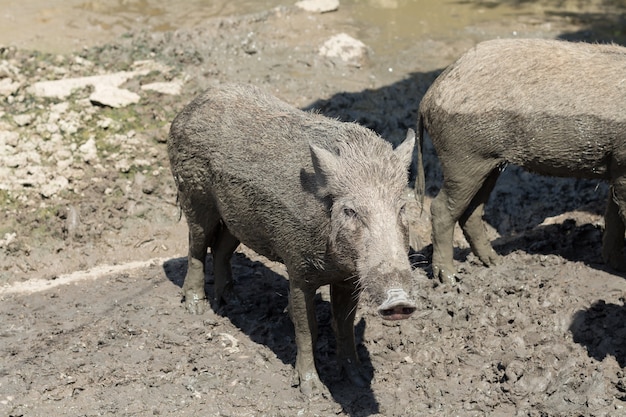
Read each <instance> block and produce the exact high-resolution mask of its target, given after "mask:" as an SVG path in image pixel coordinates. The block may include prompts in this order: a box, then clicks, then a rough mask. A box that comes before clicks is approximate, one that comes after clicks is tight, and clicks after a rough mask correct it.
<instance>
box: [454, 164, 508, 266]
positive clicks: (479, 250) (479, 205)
mask: <svg viewBox="0 0 626 417" xmlns="http://www.w3.org/2000/svg"><path fill="white" fill-rule="evenodd" d="M499 176H500V170H499V169H494V170H493V171H491V174H489V176H488V177H487V179H486V180H485V182H484V183H483V185H482V187H480V190H478V193H476V195H475V196H474V199H473V200H472V202H471V203H470V205H469V207H468V208H467V210H465V213H463V215H462V216H461V218H460V219H459V224H460V225H461V228H462V229H463V234H464V235H465V239H467V242H468V243H469V244H470V247H471V248H472V252H474V254H475V255H476V256H478V258H479V259H480V260H481V261H482V263H483V264H485V266H491V265H495V264H496V263H497V262H498V258H499V256H498V254H497V253H496V252H495V251H494V250H493V247H492V246H491V242H490V241H489V238H488V237H487V232H486V230H485V224H484V222H483V213H484V211H485V203H487V200H489V194H491V191H493V187H494V186H495V185H496V181H497V180H498V177H499Z"/></svg>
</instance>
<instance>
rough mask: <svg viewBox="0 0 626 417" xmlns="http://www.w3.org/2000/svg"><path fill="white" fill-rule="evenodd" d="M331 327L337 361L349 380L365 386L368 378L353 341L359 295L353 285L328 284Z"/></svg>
mask: <svg viewBox="0 0 626 417" xmlns="http://www.w3.org/2000/svg"><path fill="white" fill-rule="evenodd" d="M330 298H331V307H332V313H333V329H334V330H335V337H336V338H337V362H338V365H339V366H340V367H341V369H342V371H343V372H344V373H345V375H347V376H348V379H349V380H350V382H352V383H353V384H354V385H356V386H359V387H366V386H367V385H368V380H367V378H366V377H365V374H364V372H363V370H362V368H361V365H360V363H359V358H358V356H357V354H356V344H355V342H354V316H355V315H356V306H357V303H358V301H359V296H358V294H357V293H356V289H355V288H354V286H346V285H334V284H331V286H330Z"/></svg>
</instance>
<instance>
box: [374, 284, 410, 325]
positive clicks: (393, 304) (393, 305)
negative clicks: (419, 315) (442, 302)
mask: <svg viewBox="0 0 626 417" xmlns="http://www.w3.org/2000/svg"><path fill="white" fill-rule="evenodd" d="M416 309H417V307H416V306H415V303H414V302H413V301H412V300H410V299H409V296H408V294H407V293H406V291H404V290H403V289H402V288H392V289H390V290H387V299H386V300H385V301H384V302H383V303H382V304H381V305H379V306H378V313H379V314H380V315H381V316H382V318H383V319H385V320H404V319H408V318H409V317H410V316H411V314H413V313H414V312H415V310H416Z"/></svg>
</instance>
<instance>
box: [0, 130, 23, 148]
mask: <svg viewBox="0 0 626 417" xmlns="http://www.w3.org/2000/svg"><path fill="white" fill-rule="evenodd" d="M19 140H20V134H19V133H17V132H13V131H10V130H0V144H5V145H7V146H12V147H14V148H15V147H16V146H17V144H18V143H19Z"/></svg>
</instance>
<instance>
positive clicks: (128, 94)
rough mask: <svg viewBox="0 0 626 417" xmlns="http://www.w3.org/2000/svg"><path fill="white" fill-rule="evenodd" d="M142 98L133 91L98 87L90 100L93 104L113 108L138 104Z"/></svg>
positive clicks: (104, 86) (106, 86) (105, 86)
mask: <svg viewBox="0 0 626 417" xmlns="http://www.w3.org/2000/svg"><path fill="white" fill-rule="evenodd" d="M140 98H141V97H139V95H138V94H135V93H133V92H132V91H129V90H126V89H123V88H117V87H113V86H108V85H103V86H97V87H96V90H95V91H94V92H93V93H92V94H91V95H90V96H89V100H90V101H91V102H92V103H93V104H96V105H100V106H107V107H113V108H119V107H125V106H128V105H130V104H135V103H138V102H139V99H140Z"/></svg>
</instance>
